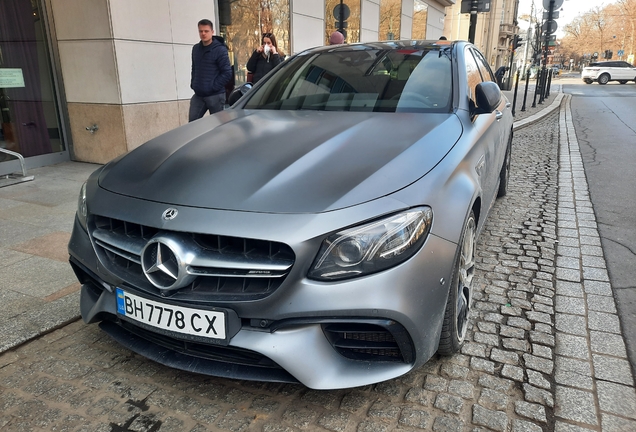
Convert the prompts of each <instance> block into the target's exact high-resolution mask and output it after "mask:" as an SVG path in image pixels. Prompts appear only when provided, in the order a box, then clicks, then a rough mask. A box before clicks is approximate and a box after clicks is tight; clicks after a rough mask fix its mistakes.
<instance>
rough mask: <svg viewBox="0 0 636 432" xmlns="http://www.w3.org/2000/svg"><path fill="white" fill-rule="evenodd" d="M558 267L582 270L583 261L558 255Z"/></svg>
mask: <svg viewBox="0 0 636 432" xmlns="http://www.w3.org/2000/svg"><path fill="white" fill-rule="evenodd" d="M557 267H563V268H568V269H573V270H580V269H581V261H580V260H579V259H578V258H572V257H564V256H560V257H557Z"/></svg>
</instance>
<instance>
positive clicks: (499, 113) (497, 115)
mask: <svg viewBox="0 0 636 432" xmlns="http://www.w3.org/2000/svg"><path fill="white" fill-rule="evenodd" d="M495 117H497V121H499V120H501V118H502V117H503V113H502V112H501V111H499V110H497V111H495Z"/></svg>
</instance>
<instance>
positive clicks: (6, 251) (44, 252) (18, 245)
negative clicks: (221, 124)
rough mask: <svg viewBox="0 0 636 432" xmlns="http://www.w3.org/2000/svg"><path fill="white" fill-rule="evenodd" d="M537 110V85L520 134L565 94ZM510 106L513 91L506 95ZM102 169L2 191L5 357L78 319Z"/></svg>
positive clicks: (63, 171)
mask: <svg viewBox="0 0 636 432" xmlns="http://www.w3.org/2000/svg"><path fill="white" fill-rule="evenodd" d="M560 89H561V86H560V85H553V86H552V90H553V91H552V93H551V95H550V97H549V98H548V99H547V100H546V101H544V103H543V104H541V105H539V104H537V105H536V107H535V108H532V107H531V105H532V97H531V96H532V95H534V93H533V91H534V86H533V85H531V86H530V89H529V91H528V102H527V107H526V108H527V109H526V111H521V106H522V103H523V87H521V84H520V89H519V97H518V100H517V109H516V116H515V130H516V129H518V128H520V127H524V126H527V125H529V124H532V123H533V122H535V121H537V120H539V119H541V118H542V117H544V116H545V115H547V114H549V113H550V112H552V111H554V110H555V109H557V108H558V106H559V103H560V100H561V98H562V97H563V95H562V94H561V93H560ZM504 94H506V96H507V97H508V99H509V101H510V103H512V101H513V92H511V91H505V92H504ZM98 167H99V165H94V164H87V163H79V162H66V163H62V164H58V165H54V166H48V167H43V168H36V169H32V170H29V172H28V174H29V175H35V179H34V180H33V181H30V182H25V183H19V184H15V185H11V186H6V187H3V188H0V353H2V352H5V351H7V350H9V349H11V348H13V347H16V346H18V345H20V344H22V343H24V342H26V341H28V340H30V339H33V338H35V337H37V336H39V335H41V334H44V333H47V332H49V331H51V330H53V329H55V328H58V327H60V326H62V325H64V324H66V323H68V322H71V321H74V320H76V319H78V318H79V289H80V286H79V284H78V283H77V279H76V278H75V275H74V274H73V272H72V270H71V267H70V265H69V264H68V253H67V244H68V240H69V238H70V235H71V230H72V227H73V221H74V217H75V216H74V215H75V210H76V208H77V196H78V193H79V189H80V187H81V185H82V183H83V182H84V180H86V178H88V176H89V175H90V173H91V172H93V171H94V170H95V169H97V168H98Z"/></svg>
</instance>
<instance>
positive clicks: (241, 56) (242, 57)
mask: <svg viewBox="0 0 636 432" xmlns="http://www.w3.org/2000/svg"><path fill="white" fill-rule="evenodd" d="M218 4H219V24H220V35H221V36H223V37H224V38H225V43H226V44H227V46H228V52H229V55H230V62H231V63H232V66H233V67H234V74H235V76H236V82H237V84H241V83H244V82H245V79H246V76H247V71H246V69H245V65H246V64H247V61H248V60H249V58H250V56H251V55H252V52H254V50H255V49H256V48H257V47H258V46H259V45H260V44H261V38H262V35H263V33H272V34H273V35H274V37H275V38H276V42H277V45H278V51H279V52H280V53H281V57H282V56H283V55H285V56H288V55H290V54H291V49H290V46H291V45H290V37H289V34H290V30H289V0H219V2H218Z"/></svg>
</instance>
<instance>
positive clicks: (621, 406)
mask: <svg viewBox="0 0 636 432" xmlns="http://www.w3.org/2000/svg"><path fill="white" fill-rule="evenodd" d="M596 387H597V391H598V402H599V406H600V408H601V411H605V412H607V413H610V414H617V415H620V416H623V417H628V418H630V419H636V392H635V391H634V387H627V386H624V385H621V384H615V383H609V382H604V381H599V382H597V384H596Z"/></svg>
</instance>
